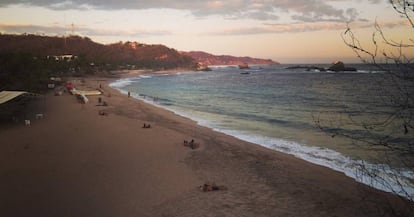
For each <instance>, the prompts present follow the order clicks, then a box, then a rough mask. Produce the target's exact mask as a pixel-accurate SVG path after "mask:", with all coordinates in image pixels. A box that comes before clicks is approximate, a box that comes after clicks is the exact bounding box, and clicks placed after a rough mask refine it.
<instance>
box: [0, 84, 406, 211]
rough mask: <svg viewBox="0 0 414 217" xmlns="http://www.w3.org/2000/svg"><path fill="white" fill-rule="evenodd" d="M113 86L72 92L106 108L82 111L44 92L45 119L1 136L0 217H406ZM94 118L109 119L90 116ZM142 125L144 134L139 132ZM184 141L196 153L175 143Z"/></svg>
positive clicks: (328, 176) (366, 193)
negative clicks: (208, 187) (94, 92)
mask: <svg viewBox="0 0 414 217" xmlns="http://www.w3.org/2000/svg"><path fill="white" fill-rule="evenodd" d="M116 79H118V78H116ZM103 80H105V81H103ZM113 80H115V79H113V78H111V79H107V78H104V79H102V78H100V77H93V78H86V79H85V83H81V84H80V85H81V86H84V87H91V88H93V87H97V86H99V83H102V84H103V89H104V95H103V96H102V98H103V100H104V101H105V102H107V103H108V106H107V107H101V106H96V103H97V101H98V97H91V98H90V102H89V104H84V105H83V104H79V103H77V102H76V99H75V97H74V96H71V95H68V94H64V95H63V96H52V95H51V94H49V95H47V96H46V100H45V106H46V108H45V111H47V116H46V118H45V119H44V120H36V121H34V122H33V124H32V126H30V127H24V126H14V127H10V128H6V129H5V130H2V131H1V132H0V140H1V141H7V144H3V145H2V146H0V148H1V151H0V179H1V180H2V181H1V182H2V186H1V188H2V189H1V190H2V192H3V194H2V195H0V201H2V202H4V203H2V205H0V213H5V215H7V216H33V215H38V216H51V215H54V216H218V215H226V216H229V215H230V216H350V215H352V216H367V214H369V215H372V216H376V215H377V214H378V212H383V211H384V212H385V213H387V212H386V208H387V207H386V206H385V205H388V204H393V205H395V207H397V208H398V211H399V212H402V213H405V211H406V210H405V209H403V208H405V205H406V203H405V202H404V201H405V200H403V199H401V198H400V197H398V196H394V195H391V194H389V193H385V192H381V191H378V190H375V189H373V188H370V187H368V186H365V185H362V184H359V183H357V182H356V181H354V180H353V179H351V178H349V177H347V176H345V175H344V174H342V173H340V172H336V171H333V170H331V169H328V168H326V167H323V166H318V165H314V164H312V163H309V162H306V161H304V160H300V159H297V158H295V157H293V156H291V155H288V154H283V153H279V152H276V151H273V150H270V149H268V148H264V147H261V146H259V145H256V144H253V143H249V142H245V141H241V140H239V139H236V138H235V137H232V136H228V135H225V134H223V133H219V132H216V131H213V130H212V129H210V128H207V127H203V126H200V125H198V124H197V123H196V122H195V121H192V120H190V119H188V118H184V117H181V116H178V115H176V114H174V113H173V112H170V111H167V110H165V109H161V108H159V107H155V106H152V105H150V104H147V103H145V102H142V101H140V100H137V99H133V98H128V96H126V95H124V94H122V93H120V92H119V91H118V90H116V89H113V88H110V87H109V83H110V82H111V81H113ZM101 110H104V111H106V112H107V114H108V115H106V116H100V115H98V112H99V111H101ZM144 123H146V124H151V128H150V129H143V128H142V125H143V124H144ZM51 126H53V127H51ZM19 135H20V136H19ZM191 139H194V140H195V141H196V143H198V144H199V147H198V148H197V149H190V148H188V147H186V146H184V145H183V140H191ZM205 183H216V184H217V185H220V186H221V185H223V186H225V187H226V189H227V190H223V191H217V192H202V191H200V189H199V188H198V186H200V185H203V184H205ZM338 186H340V187H338ZM366 198H369V200H366ZM22 199H23V201H22ZM22 202H23V204H25V205H24V208H25V209H22V208H21V205H22ZM389 215H391V213H389ZM407 216H408V214H407Z"/></svg>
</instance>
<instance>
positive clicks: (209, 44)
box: [0, 0, 414, 63]
mask: <svg viewBox="0 0 414 217" xmlns="http://www.w3.org/2000/svg"><path fill="white" fill-rule="evenodd" d="M375 22H377V23H378V24H380V25H381V26H382V28H383V31H384V33H385V34H386V36H387V37H389V38H391V39H393V40H394V39H395V40H396V41H399V42H400V41H404V42H405V41H408V40H409V39H410V38H409V37H410V36H412V35H413V28H412V27H410V26H409V24H408V22H406V19H404V18H402V17H401V16H398V15H397V14H396V13H395V11H394V10H393V9H392V7H391V4H390V3H389V0H226V1H221V0H211V1H210V0H174V1H168V0H150V1H144V0H99V1H98V0H14V1H13V0H0V33H2V34H23V33H28V34H40V35H43V34H44V35H50V36H64V35H72V34H73V35H80V36H84V37H89V38H91V39H92V40H93V41H96V42H99V43H103V44H110V43H116V42H119V41H123V42H126V41H136V42H139V43H145V44H163V45H166V46H168V47H171V48H174V49H177V50H179V51H205V52H209V53H212V54H216V55H233V56H250V57H258V58H265V59H272V60H275V61H278V62H281V63H331V62H334V61H336V60H342V61H344V62H358V61H359V60H358V59H357V58H356V57H355V53H353V51H352V49H350V48H348V47H347V46H346V45H345V43H344V41H343V39H342V37H341V35H342V34H343V33H344V32H345V31H346V30H347V28H348V27H347V25H348V26H349V27H350V28H351V29H352V31H353V32H354V33H355V35H356V36H357V37H358V39H360V41H361V44H362V45H363V46H364V47H366V48H369V49H372V47H371V44H372V33H373V32H374V30H375V29H374V24H375ZM409 52H411V51H409ZM412 56H414V55H412Z"/></svg>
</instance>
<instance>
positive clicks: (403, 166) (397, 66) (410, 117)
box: [314, 0, 414, 216]
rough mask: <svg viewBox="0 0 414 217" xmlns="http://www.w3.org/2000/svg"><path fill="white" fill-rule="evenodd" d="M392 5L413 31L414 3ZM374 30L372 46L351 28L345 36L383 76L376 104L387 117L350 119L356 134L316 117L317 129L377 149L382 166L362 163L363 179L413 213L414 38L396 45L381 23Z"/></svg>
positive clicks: (399, 0) (397, 1)
mask: <svg viewBox="0 0 414 217" xmlns="http://www.w3.org/2000/svg"><path fill="white" fill-rule="evenodd" d="M389 3H390V4H391V5H392V7H393V9H394V11H395V12H396V13H397V14H398V15H400V17H402V19H403V20H404V23H405V24H406V25H407V28H410V29H411V30H413V32H414V21H413V18H414V1H413V0H390V1H389ZM374 27H375V30H374V32H373V34H372V38H371V43H370V45H371V46H370V47H367V46H366V44H364V43H362V42H361V40H359V38H358V37H357V35H356V34H355V32H354V31H353V29H352V28H351V27H350V26H349V25H348V28H347V29H346V30H345V31H344V32H343V34H342V38H343V41H344V43H345V44H346V45H347V46H348V47H349V48H351V49H352V50H353V51H354V52H355V54H356V56H357V57H358V58H359V59H360V60H361V61H362V62H363V63H365V64H368V65H371V66H373V67H375V68H376V69H377V70H378V71H380V72H381V73H382V74H381V76H376V78H380V79H378V80H377V84H378V96H379V97H378V99H377V100H379V101H380V104H381V105H383V106H384V108H386V115H382V116H379V117H376V118H375V119H358V118H356V117H354V116H351V115H348V116H347V117H346V121H345V122H346V124H348V125H352V127H353V129H355V130H358V132H361V133H359V134H358V135H355V134H351V133H346V132H342V131H335V132H332V131H331V130H330V129H332V128H333V127H334V126H338V125H341V124H344V121H343V119H341V120H339V119H335V118H332V116H329V115H323V114H319V115H318V116H317V117H315V118H314V119H315V122H316V124H317V126H318V127H319V128H320V129H321V130H322V131H324V132H329V133H330V134H331V136H332V137H336V136H338V137H345V138H347V139H349V140H350V141H352V142H353V144H355V145H360V146H361V147H362V146H364V147H370V150H371V151H372V150H374V151H375V157H376V158H377V159H378V162H382V163H379V164H372V165H375V166H374V167H373V166H372V165H371V164H370V165H368V164H367V163H365V162H362V161H361V163H360V165H359V169H358V173H359V174H358V175H359V177H361V178H362V177H370V178H371V179H370V180H362V181H365V182H371V183H370V184H373V185H377V186H378V185H379V186H380V187H381V188H383V189H385V190H387V191H390V192H393V193H395V194H398V195H401V196H403V197H404V198H405V199H403V200H404V202H405V204H406V208H407V209H410V210H411V213H414V64H413V61H414V60H413V57H412V56H410V52H411V55H412V54H413V52H412V51H413V50H414V40H413V38H410V37H412V36H413V35H412V34H411V35H407V36H406V37H407V38H406V39H405V40H403V41H399V42H398V41H395V40H394V39H393V38H392V37H389V35H387V34H386V30H385V29H384V28H383V26H382V25H381V24H380V23H379V22H377V21H376V22H375V24H374ZM341 118H342V117H341ZM389 165H392V166H389ZM389 208H390V209H391V213H392V214H393V215H395V216H398V215H399V212H398V210H396V208H395V207H393V206H391V205H390V207H389Z"/></svg>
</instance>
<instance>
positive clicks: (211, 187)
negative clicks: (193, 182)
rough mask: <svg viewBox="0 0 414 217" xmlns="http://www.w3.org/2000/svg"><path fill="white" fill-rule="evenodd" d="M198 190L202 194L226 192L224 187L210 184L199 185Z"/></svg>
mask: <svg viewBox="0 0 414 217" xmlns="http://www.w3.org/2000/svg"><path fill="white" fill-rule="evenodd" d="M199 188H200V190H201V191H203V192H207V191H220V190H227V187H226V186H218V185H216V184H215V183H212V184H209V183H205V184H204V185H201V186H200V187H199Z"/></svg>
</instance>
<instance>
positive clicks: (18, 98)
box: [0, 91, 44, 122]
mask: <svg viewBox="0 0 414 217" xmlns="http://www.w3.org/2000/svg"><path fill="white" fill-rule="evenodd" d="M38 96H40V95H38V94H35V93H30V92H26V91H1V92H0V122H2V121H5V120H6V121H8V120H14V119H16V118H18V119H26V118H29V115H30V114H31V113H39V112H40V111H42V110H44V109H42V108H41V107H42V106H41V105H40V104H39V103H35V104H38V105H36V106H35V105H31V104H33V103H30V102H31V101H32V99H34V98H37V97H38Z"/></svg>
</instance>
